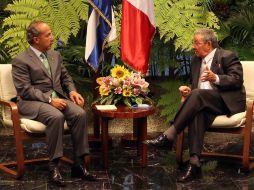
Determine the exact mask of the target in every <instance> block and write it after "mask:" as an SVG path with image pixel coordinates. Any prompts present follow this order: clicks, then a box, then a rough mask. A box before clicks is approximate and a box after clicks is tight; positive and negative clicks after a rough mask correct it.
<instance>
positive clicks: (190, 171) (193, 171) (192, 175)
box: [177, 164, 202, 183]
mask: <svg viewBox="0 0 254 190" xmlns="http://www.w3.org/2000/svg"><path fill="white" fill-rule="evenodd" d="M201 177H202V172H201V167H200V166H196V165H193V164H189V165H188V167H187V171H186V173H185V174H184V175H183V176H181V177H180V178H178V179H177V181H178V182H181V183H185V182H189V181H192V180H194V179H200V178H201Z"/></svg>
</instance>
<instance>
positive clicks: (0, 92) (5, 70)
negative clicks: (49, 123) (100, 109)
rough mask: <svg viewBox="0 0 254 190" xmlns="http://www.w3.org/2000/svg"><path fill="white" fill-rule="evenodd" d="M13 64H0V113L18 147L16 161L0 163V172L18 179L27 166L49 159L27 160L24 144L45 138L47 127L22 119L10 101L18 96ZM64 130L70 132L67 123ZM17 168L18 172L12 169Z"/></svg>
mask: <svg viewBox="0 0 254 190" xmlns="http://www.w3.org/2000/svg"><path fill="white" fill-rule="evenodd" d="M11 69H12V65H11V64H0V111H1V114H2V117H3V125H4V126H6V127H12V128H13V132H14V135H13V137H14V141H15V146H16V161H11V162H4V163H0V170H2V171H4V172H6V173H8V174H11V175H12V176H13V177H15V178H16V179H19V178H21V177H22V176H23V175H24V172H25V164H31V163H34V162H41V161H47V160H48V158H47V157H46V158H36V159H30V160H28V159H26V158H25V156H24V147H23V142H24V141H25V140H29V139H32V138H35V137H37V138H38V137H43V136H45V134H44V131H45V128H46V126H45V125H44V124H42V123H40V122H38V121H34V120H30V119H25V118H21V117H20V115H19V112H18V108H17V105H16V103H14V102H11V101H10V100H11V99H12V98H14V97H16V96H17V92H16V89H15V87H14V84H13V80H12V75H11ZM64 128H65V129H66V131H68V126H67V124H66V122H65V126H64ZM62 160H63V161H66V162H67V163H70V164H71V163H72V160H70V159H68V158H66V157H63V158H62ZM12 166H16V167H17V170H13V169H10V167H12Z"/></svg>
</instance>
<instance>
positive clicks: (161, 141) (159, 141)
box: [144, 134, 174, 150]
mask: <svg viewBox="0 0 254 190" xmlns="http://www.w3.org/2000/svg"><path fill="white" fill-rule="evenodd" d="M173 143H174V141H173V140H169V139H168V138H167V136H166V135H164V134H161V135H160V136H158V137H156V138H154V139H151V140H146V141H144V144H147V145H152V146H155V147H157V148H167V149H169V150H171V149H172V147H173Z"/></svg>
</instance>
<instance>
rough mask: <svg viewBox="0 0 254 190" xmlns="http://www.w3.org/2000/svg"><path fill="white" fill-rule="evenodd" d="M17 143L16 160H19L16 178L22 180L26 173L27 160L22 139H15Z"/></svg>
mask: <svg viewBox="0 0 254 190" xmlns="http://www.w3.org/2000/svg"><path fill="white" fill-rule="evenodd" d="M15 141H16V158H17V176H16V178H17V179H19V178H22V177H23V175H24V173H25V161H24V160H25V159H24V148H23V141H22V140H21V139H20V138H17V137H16V138H15Z"/></svg>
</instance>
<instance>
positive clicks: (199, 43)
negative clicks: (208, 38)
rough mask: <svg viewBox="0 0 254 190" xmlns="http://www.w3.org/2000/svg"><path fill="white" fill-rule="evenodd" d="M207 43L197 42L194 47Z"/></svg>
mask: <svg viewBox="0 0 254 190" xmlns="http://www.w3.org/2000/svg"><path fill="white" fill-rule="evenodd" d="M205 43H206V42H197V41H193V42H192V44H193V45H196V46H199V45H202V44H205Z"/></svg>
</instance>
